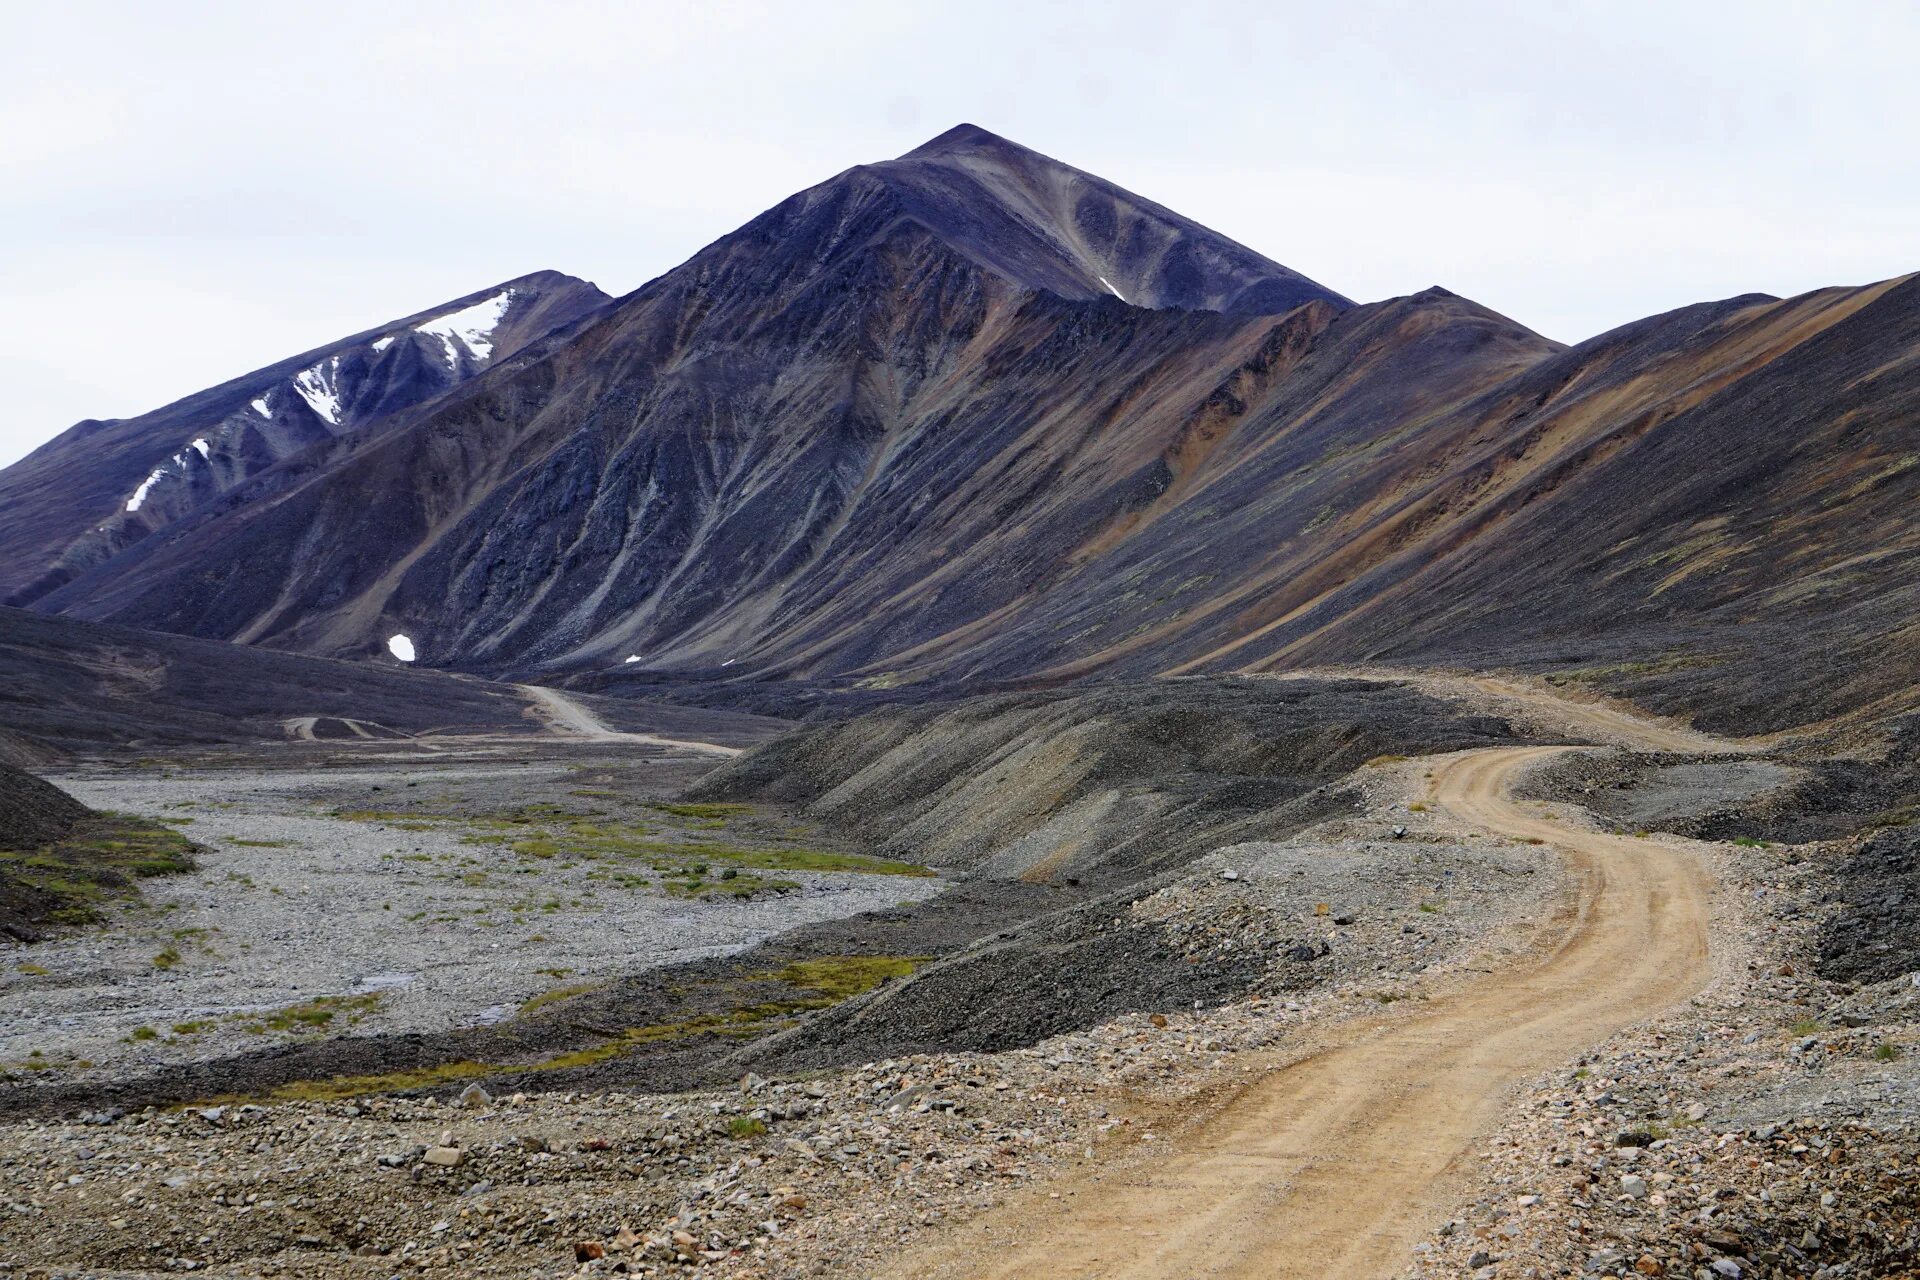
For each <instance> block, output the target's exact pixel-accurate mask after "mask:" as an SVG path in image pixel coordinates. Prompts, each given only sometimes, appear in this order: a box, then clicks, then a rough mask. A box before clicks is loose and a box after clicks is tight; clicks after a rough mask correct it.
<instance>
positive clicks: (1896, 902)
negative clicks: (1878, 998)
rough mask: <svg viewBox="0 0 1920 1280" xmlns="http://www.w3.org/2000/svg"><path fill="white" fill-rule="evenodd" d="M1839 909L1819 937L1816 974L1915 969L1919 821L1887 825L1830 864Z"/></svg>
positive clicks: (1841, 977)
mask: <svg viewBox="0 0 1920 1280" xmlns="http://www.w3.org/2000/svg"><path fill="white" fill-rule="evenodd" d="M1836 879H1837V881H1838V886H1837V888H1836V889H1835V896H1836V897H1838V898H1839V900H1840V907H1839V910H1838V911H1837V912H1836V914H1835V915H1834V917H1833V918H1832V919H1831V920H1829V921H1828V922H1827V925H1826V927H1825V929H1824V930H1823V931H1822V933H1821V937H1820V959H1819V970H1820V975H1821V976H1822V977H1825V978H1831V979H1833V980H1835V981H1844V982H1884V981H1886V980H1887V979H1889V978H1897V977H1900V976H1901V975H1902V974H1907V973H1913V972H1916V971H1920V914H1916V912H1915V908H1916V907H1917V906H1920V827H1890V828H1888V829H1886V830H1884V831H1880V832H1877V833H1875V834H1874V835H1872V836H1869V837H1868V838H1867V839H1866V840H1865V841H1863V842H1862V843H1861V844H1860V846H1859V847H1858V848H1857V849H1855V850H1854V851H1853V853H1851V854H1849V855H1848V856H1847V857H1846V858H1845V860H1843V861H1842V862H1841V863H1840V865H1839V867H1838V868H1836Z"/></svg>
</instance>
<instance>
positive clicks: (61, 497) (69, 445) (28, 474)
mask: <svg viewBox="0 0 1920 1280" xmlns="http://www.w3.org/2000/svg"><path fill="white" fill-rule="evenodd" d="M606 300H607V299H606V295H605V294H603V293H601V292H600V291H599V290H598V289H597V288H595V287H594V286H593V285H591V284H588V283H587V282H585V281H582V280H577V279H575V278H574V277H572V276H566V275H563V274H561V273H559V272H556V271H537V272H531V273H528V274H526V275H522V276H516V277H514V278H513V279H511V280H505V281H502V282H500V283H499V284H496V285H492V286H489V287H488V288H486V289H481V290H476V291H474V292H472V293H469V294H465V295H462V296H461V297H459V298H455V299H452V300H450V301H448V302H444V303H441V304H439V305H437V306H434V307H429V308H426V309H424V310H421V311H418V312H415V313H413V314H412V315H409V316H404V317H401V318H399V319H396V320H392V321H389V322H387V323H385V324H382V325H378V326H374V327H371V328H368V329H363V330H360V331H359V332H357V333H354V334H350V335H348V336H347V337H345V338H341V339H339V340H337V341H335V342H332V343H328V344H324V345H322V346H319V347H315V348H312V349H311V350H308V351H304V352H301V353H299V354H297V355H293V356H289V357H286V358H285V359H282V360H279V361H276V362H275V363H273V364H270V365H266V366H263V367H261V368H259V369H255V370H253V371H251V372H249V373H245V374H242V375H240V376H239V377H237V378H231V379H228V380H227V381H225V382H223V383H220V384H217V385H216V386H213V387H209V388H207V389H206V390H203V391H198V392H195V393H193V394H191V395H187V396H183V397H181V398H179V399H177V400H175V401H172V402H170V403H169V404H166V405H163V406H161V407H160V408H158V409H155V410H152V411H149V412H148V413H144V414H139V415H136V416H134V417H132V418H115V419H87V420H84V421H82V422H80V423H78V424H76V425H75V426H74V427H72V428H70V429H69V430H68V431H66V432H63V433H62V434H61V435H59V436H57V437H55V438H54V439H53V440H51V441H48V442H47V443H46V444H44V445H42V446H41V447H40V448H38V449H36V450H34V451H33V452H32V453H30V454H28V455H27V456H26V457H25V458H23V459H21V460H20V461H19V462H17V463H15V464H14V465H13V466H11V467H8V468H6V469H5V470H0V504H4V505H6V506H9V507H15V509H17V510H19V511H20V512H22V513H23V514H22V516H21V517H20V518H16V519H14V520H9V521H7V522H5V523H4V524H0V599H6V600H9V601H11V602H13V603H16V604H24V603H29V602H31V601H32V600H34V599H36V598H38V597H39V596H41V595H44V594H45V593H46V592H47V591H49V590H52V589H54V588H56V587H58V586H59V585H60V584H61V583H63V582H65V581H67V580H68V579H70V578H72V577H74V576H76V575H77V573H79V572H82V571H84V570H85V569H87V568H90V567H91V566H92V565H95V564H98V563H100V562H102V561H104V560H106V559H109V558H111V557H112V556H113V555H115V554H117V553H118V552H120V551H122V550H124V549H125V548H126V547H128V546H130V545H132V544H134V543H136V542H138V541H140V540H141V539H143V538H144V537H146V536H148V535H149V534H151V533H153V532H154V531H155V530H157V529H159V528H162V527H164V526H166V525H167V524H169V523H171V522H172V521H174V520H176V519H178V518H179V517H180V516H182V515H184V514H185V513H186V512H188V511H190V510H192V509H193V508H194V507H196V506H198V505H200V504H201V503H202V502H205V501H207V500H208V499H209V498H212V497H215V496H217V495H219V494H221V493H223V492H226V491H228V490H230V489H232V488H234V487H236V486H237V485H238V484H239V483H241V482H242V481H244V480H245V479H246V478H248V477H250V476H252V475H255V474H258V473H259V472H260V471H261V470H264V469H266V468H268V467H270V466H272V465H273V464H275V463H278V462H280V461H282V460H284V459H285V458H287V457H290V456H292V455H294V454H296V453H298V452H299V451H300V450H302V449H304V448H306V447H308V446H310V445H312V444H314V443H317V442H319V441H321V440H324V439H327V438H329V437H331V436H335V435H339V434H346V433H348V432H351V431H354V430H357V429H359V428H361V427H364V426H366V425H368V424H369V423H372V422H374V421H376V420H378V419H380V418H383V417H386V416H387V415H389V414H392V413H394V412H397V411H398V410H401V409H404V408H409V407H411V406H413V405H415V404H418V403H421V402H422V401H424V400H428V399H431V398H432V397H433V396H435V395H437V394H440V393H441V392H443V391H445V390H447V389H448V388H450V387H452V386H455V385H458V383H459V382H461V381H464V380H465V379H466V378H469V377H471V376H473V375H474V374H475V373H477V372H479V371H481V370H483V369H485V368H487V367H489V366H490V365H491V364H492V363H493V362H494V361H495V360H496V359H505V358H507V357H509V356H511V355H512V354H514V353H515V352H516V351H518V350H520V349H521V348H522V347H524V346H525V345H527V344H528V343H530V342H532V341H534V340H535V339H537V338H538V337H540V336H542V335H544V334H545V333H547V332H549V331H551V330H552V329H555V328H559V327H563V326H564V325H566V324H568V323H570V322H572V321H573V320H575V319H578V318H579V317H580V316H581V315H584V314H587V313H588V312H590V311H591V310H593V309H594V308H595V307H597V306H598V305H601V304H602V303H604V302H605V301H606ZM82 454H84V465H79V464H76V463H75V462H74V461H73V459H75V458H76V457H79V456H81V455H82ZM143 477H144V478H143ZM49 481H52V482H53V483H51V484H49ZM62 482H64V483H62Z"/></svg>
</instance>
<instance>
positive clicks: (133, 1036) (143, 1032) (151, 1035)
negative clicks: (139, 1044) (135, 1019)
mask: <svg viewBox="0 0 1920 1280" xmlns="http://www.w3.org/2000/svg"><path fill="white" fill-rule="evenodd" d="M159 1038H160V1033H159V1032H158V1031H155V1030H154V1029H153V1028H152V1027H146V1026H141V1027H135V1028H134V1029H133V1030H132V1031H129V1032H128V1033H127V1039H129V1040H158V1039H159Z"/></svg>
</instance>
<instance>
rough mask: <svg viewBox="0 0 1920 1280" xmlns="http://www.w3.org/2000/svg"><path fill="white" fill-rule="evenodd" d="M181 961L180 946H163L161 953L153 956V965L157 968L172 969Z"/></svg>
mask: <svg viewBox="0 0 1920 1280" xmlns="http://www.w3.org/2000/svg"><path fill="white" fill-rule="evenodd" d="M179 963H180V948H178V947H172V946H169V947H162V948H161V949H160V954H159V955H156V956H155V957H154V958H153V967H154V968H156V969H172V968H174V967H175V966H177V965H178V964H179Z"/></svg>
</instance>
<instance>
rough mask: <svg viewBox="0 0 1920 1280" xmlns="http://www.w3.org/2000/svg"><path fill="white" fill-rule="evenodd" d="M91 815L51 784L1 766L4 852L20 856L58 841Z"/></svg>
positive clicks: (0, 822) (0, 845)
mask: <svg viewBox="0 0 1920 1280" xmlns="http://www.w3.org/2000/svg"><path fill="white" fill-rule="evenodd" d="M90 812H92V811H91V810H90V809H88V808H87V807H86V806H85V805H83V804H81V803H80V802H79V801H78V800H75V799H74V798H73V797H72V796H70V795H68V794H67V793H66V792H64V791H62V790H61V789H60V788H58V787H56V786H54V785H53V784H52V783H51V782H42V781H41V780H40V779H39V778H36V777H34V776H33V775H32V774H30V773H23V772H22V771H20V770H19V769H15V768H12V767H10V766H8V765H5V764H0V849H5V850H11V851H15V852H18V851H21V850H30V849H34V848H37V847H38V846H40V845H43V844H47V843H49V842H51V841H54V840H58V839H59V838H60V837H62V836H64V835H66V834H67V833H68V832H69V831H71V830H73V828H74V826H75V825H76V824H77V823H79V821H80V820H81V819H82V818H85V817H86V816H87V815H88V814H89V813H90Z"/></svg>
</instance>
